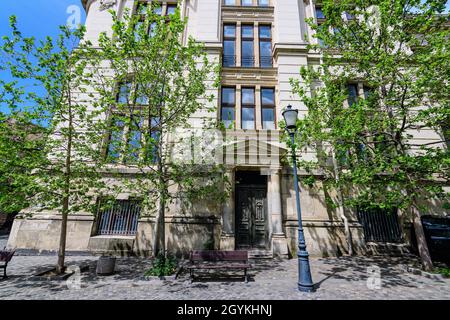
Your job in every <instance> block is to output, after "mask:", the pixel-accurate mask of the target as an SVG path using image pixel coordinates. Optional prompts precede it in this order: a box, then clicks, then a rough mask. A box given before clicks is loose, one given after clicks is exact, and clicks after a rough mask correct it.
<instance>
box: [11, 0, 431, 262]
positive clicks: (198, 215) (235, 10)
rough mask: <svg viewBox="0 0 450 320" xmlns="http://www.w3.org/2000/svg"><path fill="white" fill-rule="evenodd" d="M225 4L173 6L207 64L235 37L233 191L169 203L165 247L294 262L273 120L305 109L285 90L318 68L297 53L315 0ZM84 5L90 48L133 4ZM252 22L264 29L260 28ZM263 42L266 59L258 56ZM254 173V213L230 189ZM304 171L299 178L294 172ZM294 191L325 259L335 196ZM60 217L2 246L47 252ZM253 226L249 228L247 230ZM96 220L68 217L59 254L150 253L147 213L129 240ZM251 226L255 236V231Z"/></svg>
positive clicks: (357, 232) (359, 244)
mask: <svg viewBox="0 0 450 320" xmlns="http://www.w3.org/2000/svg"><path fill="white" fill-rule="evenodd" d="M174 3H177V1H162V11H163V12H165V10H166V8H167V7H168V6H169V5H171V4H174ZM226 3H227V4H226ZM226 3H225V1H224V0H201V1H199V0H184V1H180V2H179V3H178V5H179V8H180V10H181V13H182V14H183V15H184V16H186V17H187V18H188V24H187V28H186V32H185V35H186V37H187V36H192V37H194V38H195V39H196V40H197V41H199V42H203V43H204V44H205V48H206V50H207V52H208V55H209V58H210V60H211V61H220V60H221V56H222V55H225V53H226V51H227V50H228V49H226V48H224V47H225V43H224V42H225V40H224V26H226V25H231V26H232V28H231V30H234V35H231V38H230V39H234V40H230V43H232V41H234V46H235V47H234V49H233V48H232V47H230V48H232V49H233V50H234V51H233V52H234V54H233V57H232V58H231V60H230V61H232V63H230V64H229V65H227V66H224V68H223V69H222V74H221V78H222V86H223V87H227V88H232V89H233V90H234V91H233V92H234V102H235V105H234V108H235V118H234V119H233V121H234V126H235V129H233V130H228V132H227V136H228V137H229V138H230V137H231V138H230V139H232V141H233V143H231V144H230V146H231V148H227V151H226V152H227V153H226V154H225V157H226V158H227V159H233V160H232V161H231V162H227V163H226V166H227V174H228V176H229V179H230V181H231V182H232V185H233V192H232V195H231V197H230V198H229V199H228V200H227V201H226V203H225V204H224V205H223V206H222V207H217V206H214V204H205V205H199V206H198V208H197V209H196V210H194V211H191V212H183V210H181V207H180V206H179V204H177V205H174V206H173V207H172V208H171V209H170V210H169V213H168V214H167V216H166V220H165V222H166V243H167V248H168V249H169V250H173V251H177V252H180V253H184V254H186V253H188V252H189V250H192V249H203V248H205V246H207V245H208V246H212V247H213V248H215V249H220V250H234V249H236V248H240V247H244V248H247V247H248V249H249V250H251V251H252V252H253V254H254V255H262V256H273V255H279V256H284V257H286V256H288V255H290V256H294V255H295V254H296V250H297V249H296V247H297V240H296V239H297V225H298V222H297V213H296V207H295V192H294V188H293V177H292V174H291V168H290V166H289V164H288V163H287V162H286V161H285V159H286V155H287V154H288V150H286V146H285V145H283V144H281V143H280V142H279V137H278V134H279V130H278V129H277V122H278V121H279V120H280V119H281V112H282V110H283V108H284V107H285V106H287V105H288V104H292V105H293V106H295V107H296V108H298V109H299V110H300V113H303V112H306V108H305V106H304V105H303V104H302V103H301V102H300V101H299V99H298V97H297V96H295V95H294V94H292V92H291V86H290V83H289V79H290V78H298V77H299V69H300V67H301V66H305V65H314V64H318V63H319V61H320V59H319V58H320V57H319V56H317V54H315V53H312V52H309V51H308V50H307V49H306V46H307V43H308V42H309V41H312V42H313V41H316V40H315V39H314V38H313V37H312V30H311V29H310V28H309V27H308V26H307V25H306V23H305V19H306V18H315V4H314V1H310V0H300V1H297V0H271V1H269V2H268V6H266V5H264V6H263V5H258V3H259V2H258V1H257V0H254V3H253V6H250V7H245V6H241V5H240V0H236V1H235V2H234V3H232V4H231V5H230V4H229V3H230V2H229V1H227V2H226ZM264 3H266V2H264ZM83 4H84V5H85V9H86V11H87V19H86V27H87V32H88V33H87V38H88V39H89V40H91V41H93V42H94V43H95V41H96V39H97V37H98V35H99V33H100V32H102V31H105V30H109V26H110V25H111V17H110V15H109V13H108V12H107V11H105V9H106V8H110V9H115V10H116V11H117V13H118V16H119V17H120V16H121V15H122V14H123V13H124V12H125V9H126V8H128V9H130V10H131V12H132V11H133V10H134V9H135V8H136V1H133V0H118V1H106V0H104V1H100V0H84V1H83ZM261 26H263V27H264V26H265V27H266V28H265V29H262V28H261ZM269 34H270V36H269ZM245 41H247V42H245ZM269 41H270V49H271V52H270V56H271V57H270V60H268V59H267V56H265V55H263V54H261V52H262V50H263V48H267V42H269ZM231 45H232V44H231ZM244 47H245V48H244ZM248 48H253V49H248ZM230 50H231V49H230ZM252 50H253V53H252ZM246 55H247V56H246ZM246 57H250V58H251V60H245V59H246ZM248 61H251V64H252V65H250V66H249V65H248ZM242 64H246V66H243V65H242ZM247 89H251V90H252V91H251V92H253V97H254V101H253V106H252V108H253V109H254V119H253V120H252V121H253V128H251V129H245V130H244V129H242V128H243V122H244V121H247V122H248V119H245V118H244V119H243V112H242V110H243V108H244V107H243V105H244V104H245V103H244V102H245V101H244V100H245V99H244V95H246V94H248V91H245V90H247ZM264 89H270V90H273V96H274V103H273V105H270V107H271V108H273V110H274V111H273V117H274V119H273V120H271V121H273V124H270V125H273V128H272V130H270V131H271V132H273V133H274V134H273V135H272V134H271V135H270V138H267V137H268V136H267V132H268V130H266V129H264V126H265V125H267V124H266V123H264V114H263V109H264V108H265V107H267V106H264V103H265V102H266V101H265V99H266V100H267V96H264V95H263V94H262V90H264ZM244 91H245V92H244ZM211 93H214V94H215V96H216V97H217V99H216V101H215V106H216V108H217V114H216V115H213V116H216V117H218V118H220V117H221V99H222V97H221V93H220V90H219V92H218V90H217V89H214V88H211ZM263 100H264V101H263ZM203 116H204V115H194V116H193V117H192V121H191V122H192V125H193V126H194V127H195V126H196V124H198V123H199V122H200V119H202V117H203ZM262 136H264V139H263V138H261V137H262ZM427 139H433V137H427ZM252 148H254V150H258V151H257V152H261V150H263V151H264V152H266V153H267V151H268V150H270V152H268V154H270V155H271V158H272V160H274V161H269V162H267V161H262V160H261V158H260V157H258V156H257V155H253V154H252V151H251V150H253V149H252ZM314 156H315V155H314V154H313V153H312V152H307V153H303V154H301V157H303V158H304V159H311V158H313V157H314ZM236 159H237V160H236ZM239 159H241V161H239ZM255 172H256V173H257V174H258V175H259V176H260V177H262V178H261V179H258V180H259V182H258V186H257V188H259V189H261V190H265V192H266V196H265V197H263V199H262V200H261V199H260V200H258V201H259V202H258V203H259V206H258V203H254V204H255V205H256V206H258V208H257V209H246V208H253V207H252V205H253V204H252V203H251V202H250V203H249V202H248V201H241V200H242V199H241V198H240V197H239V194H238V192H240V190H242V188H240V186H242V185H243V184H244V185H245V184H248V185H249V186H252V185H253V183H254V181H250V180H248V178H245V177H251V176H254V175H255ZM303 174H304V173H302V172H300V175H303ZM242 177H244V178H242ZM319 177H320V176H319ZM239 179H241V180H239ZM245 179H247V180H245ZM317 184H318V186H317V187H320V179H319V182H317ZM300 187H301V200H300V201H301V206H302V210H303V219H304V226H305V233H306V241H307V245H308V250H309V252H310V254H312V255H316V256H329V255H339V254H342V253H345V252H346V250H347V244H346V237H345V234H344V222H343V221H342V219H341V217H339V214H338V212H337V211H336V210H335V209H333V208H331V207H329V206H328V205H327V201H326V197H335V195H333V194H331V195H330V194H327V195H326V194H324V192H323V191H318V190H321V189H320V188H310V187H307V186H306V185H303V184H301V186H300ZM125 198H126V196H125ZM237 200H239V201H237ZM262 207H263V208H262ZM243 210H250V212H251V213H252V214H255V212H256V211H254V210H260V211H258V212H260V214H262V215H263V216H261V217H260V219H259V220H261V221H262V220H263V221H264V223H263V224H259V226H258V224H257V223H256V222H255V221H256V220H258V219H256V220H255V221H250V222H249V223H250V227H249V224H248V221H247V220H248V219H247V218H248V217H247V216H245V215H244V218H245V217H247V218H245V219H244V218H242V217H243V215H242V212H243ZM252 210H253V211H252ZM261 210H262V211H261ZM261 218H262V219H261ZM347 218H348V221H349V227H350V231H351V232H352V236H353V245H354V248H355V251H356V252H363V251H364V248H365V243H364V237H363V232H362V227H361V224H360V223H359V222H358V220H357V218H356V215H355V214H354V213H352V212H350V213H348V217H347ZM244 220H245V221H244ZM59 221H60V218H59V216H58V215H55V214H54V213H52V212H48V213H45V214H42V213H41V214H35V215H33V216H32V217H31V218H23V219H20V218H19V219H16V221H15V223H14V226H13V230H12V233H11V236H10V239H9V243H8V246H9V247H15V248H27V249H38V250H56V249H57V246H58V235H59ZM252 223H253V224H254V225H256V227H254V226H253V227H252ZM96 224H98V221H96V220H95V219H94V217H93V216H92V215H90V214H87V213H86V214H81V213H80V215H76V216H71V217H70V222H69V228H68V230H69V231H68V232H69V234H68V241H67V245H68V249H69V250H76V251H84V250H91V251H105V250H110V251H122V252H123V251H129V250H132V251H135V252H137V253H140V254H149V253H151V248H152V239H153V231H154V225H155V221H154V217H152V216H150V217H141V218H140V219H139V223H138V225H137V232H136V236H122V237H118V236H107V235H99V234H98V232H97V231H96V230H97V227H96ZM259 227H261V228H264V230H255V228H256V229H257V228H259ZM252 228H253V229H252ZM242 230H244V231H242ZM245 230H247V231H245ZM248 230H253V231H254V232H256V233H257V232H261V237H260V238H258V239H264V241H265V243H264V245H260V246H256V247H253V246H252V240H251V239H252V237H256V236H254V235H252V234H251V232H250V231H248ZM243 232H244V235H243V236H242V233H243ZM245 232H248V233H249V234H248V235H247V236H248V237H250V238H248V237H247V236H246V234H245ZM239 234H240V236H238V235H239ZM242 237H244V238H245V239H244V240H243V238H242ZM246 237H247V238H246ZM248 239H250V240H248Z"/></svg>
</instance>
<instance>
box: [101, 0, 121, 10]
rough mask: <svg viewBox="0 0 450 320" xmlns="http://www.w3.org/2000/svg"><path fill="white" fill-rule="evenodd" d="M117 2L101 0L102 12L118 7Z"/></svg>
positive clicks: (114, 0)
mask: <svg viewBox="0 0 450 320" xmlns="http://www.w3.org/2000/svg"><path fill="white" fill-rule="evenodd" d="M116 2H117V0H100V10H101V11H103V10H106V9H109V8H111V7H112V6H115V5H116Z"/></svg>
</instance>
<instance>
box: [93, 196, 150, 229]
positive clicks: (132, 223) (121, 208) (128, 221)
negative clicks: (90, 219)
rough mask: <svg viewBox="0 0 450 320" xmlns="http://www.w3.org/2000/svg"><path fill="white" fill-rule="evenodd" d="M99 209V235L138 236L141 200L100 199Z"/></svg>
mask: <svg viewBox="0 0 450 320" xmlns="http://www.w3.org/2000/svg"><path fill="white" fill-rule="evenodd" d="M97 208H98V209H97V235H110V236H114V235H115V236H134V235H136V232H137V227H138V222H139V216H140V213H141V201H140V200H115V201H108V200H107V199H99V200H98V202H97Z"/></svg>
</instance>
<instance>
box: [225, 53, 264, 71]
mask: <svg viewBox="0 0 450 320" xmlns="http://www.w3.org/2000/svg"><path fill="white" fill-rule="evenodd" d="M237 60H238V58H237V56H231V55H223V56H222V65H223V67H225V68H234V67H237ZM240 67H241V68H273V58H272V56H261V57H259V66H257V65H256V61H255V57H242V58H241V65H240Z"/></svg>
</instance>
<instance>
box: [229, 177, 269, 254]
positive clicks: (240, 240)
mask: <svg viewBox="0 0 450 320" xmlns="http://www.w3.org/2000/svg"><path fill="white" fill-rule="evenodd" d="M268 239H269V230H268V210H267V187H265V186H261V185H240V186H237V187H236V247H237V248H238V249H268V244H269V242H268Z"/></svg>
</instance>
